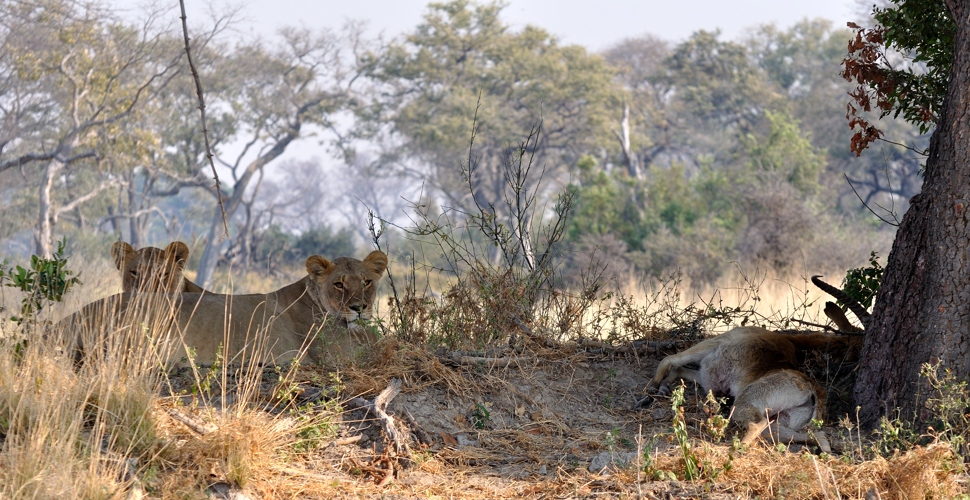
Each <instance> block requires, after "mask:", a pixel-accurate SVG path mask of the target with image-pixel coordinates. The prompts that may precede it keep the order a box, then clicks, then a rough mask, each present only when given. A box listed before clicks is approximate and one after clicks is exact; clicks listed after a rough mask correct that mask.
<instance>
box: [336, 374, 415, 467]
mask: <svg viewBox="0 0 970 500" xmlns="http://www.w3.org/2000/svg"><path fill="white" fill-rule="evenodd" d="M400 392H401V381H400V380H399V379H392V380H391V383H390V384H388V386H387V388H386V389H384V390H383V391H381V393H380V394H378V395H377V397H376V398H374V401H373V402H370V401H367V400H366V399H364V398H353V399H351V400H350V401H347V405H346V406H347V407H348V408H351V409H357V408H363V409H366V410H367V411H368V412H369V413H371V414H373V415H374V416H375V417H377V420H378V421H379V422H380V423H381V428H382V429H384V434H385V435H386V436H387V437H388V439H390V440H391V443H393V444H394V452H395V453H396V455H399V456H402V457H404V458H405V459H406V458H408V457H409V456H410V452H409V449H408V443H407V441H408V437H407V435H406V434H405V433H403V432H401V431H400V430H399V429H398V428H397V425H396V424H395V423H394V417H392V416H391V415H388V414H387V405H388V404H389V403H390V402H391V400H392V399H394V396H397V395H398V394H399V393H400Z"/></svg>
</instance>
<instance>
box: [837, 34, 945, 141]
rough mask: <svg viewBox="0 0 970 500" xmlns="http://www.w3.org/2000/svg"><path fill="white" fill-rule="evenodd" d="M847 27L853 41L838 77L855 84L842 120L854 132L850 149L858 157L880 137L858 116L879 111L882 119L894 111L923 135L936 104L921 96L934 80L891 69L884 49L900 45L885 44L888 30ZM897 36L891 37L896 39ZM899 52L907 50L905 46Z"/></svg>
mask: <svg viewBox="0 0 970 500" xmlns="http://www.w3.org/2000/svg"><path fill="white" fill-rule="evenodd" d="M847 24H848V26H849V28H852V29H853V30H855V37H853V38H852V39H851V40H849V46H848V53H847V54H846V56H845V59H843V60H842V67H843V69H842V73H841V75H842V77H843V78H845V79H846V80H847V81H850V82H855V83H856V84H858V86H857V87H856V88H855V90H853V91H852V92H849V97H851V100H850V101H849V102H848V103H847V104H846V107H845V110H846V111H845V118H846V120H848V121H849V128H850V129H851V130H853V131H854V132H855V133H854V134H853V135H852V139H851V142H850V149H851V151H852V152H853V153H855V154H856V156H859V155H860V154H862V150H864V149H866V148H867V147H869V144H871V143H872V142H873V141H876V140H878V139H880V138H881V137H882V131H881V130H879V129H878V128H876V126H874V125H873V124H872V123H871V122H870V121H869V120H868V119H867V118H865V117H864V116H861V115H860V113H862V112H870V111H873V110H874V109H878V110H879V117H880V118H881V117H884V116H886V115H888V114H889V113H890V112H892V111H893V110H895V116H898V115H899V114H900V113H901V112H902V113H904V115H905V117H906V120H907V121H910V122H912V123H918V124H919V125H920V130H921V132H922V131H924V128H928V127H927V126H926V124H928V123H932V122H935V121H936V115H935V114H934V113H933V111H932V110H931V109H930V108H931V106H933V103H934V102H935V101H934V100H933V99H931V98H929V97H927V96H926V95H924V94H926V93H927V92H929V91H931V90H933V89H935V87H931V86H930V85H929V84H931V83H933V82H935V80H932V79H928V78H927V75H925V74H913V73H912V71H907V70H897V69H894V68H893V67H892V66H890V64H889V60H888V59H887V58H886V50H887V46H893V47H894V48H896V49H900V47H899V45H900V42H899V40H896V41H895V42H893V43H887V37H888V35H889V33H887V28H885V27H883V26H879V25H877V26H876V27H874V28H871V29H867V28H863V27H860V26H859V25H857V24H855V23H847ZM898 31H899V28H897V32H898ZM897 32H893V33H896V34H895V35H894V36H896V37H897V38H898V36H899V33H897ZM902 50H906V46H903V47H902ZM919 60H920V59H919V58H916V59H915V61H919ZM925 60H926V59H924V61H925Z"/></svg>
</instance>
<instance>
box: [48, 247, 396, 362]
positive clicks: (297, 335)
mask: <svg viewBox="0 0 970 500" xmlns="http://www.w3.org/2000/svg"><path fill="white" fill-rule="evenodd" d="M386 268H387V256H386V255H385V254H384V253H383V252H381V251H373V252H371V253H370V254H369V255H367V257H366V258H364V260H363V261H360V260H357V259H354V258H350V257H340V258H337V259H334V260H333V261H329V260H327V259H325V258H323V257H320V256H319V255H314V256H311V257H309V258H308V259H307V260H306V269H307V272H308V274H307V276H304V277H303V278H302V279H300V280H299V281H297V282H295V283H292V284H290V285H287V286H284V287H283V288H280V289H279V290H276V291H273V292H270V293H267V294H249V295H223V294H214V293H207V292H203V293H182V294H179V295H176V296H169V295H163V294H153V295H154V297H147V296H145V295H144V294H119V295H114V296H111V297H108V298H106V299H102V300H99V301H96V302H92V303H91V304H88V305H86V306H84V308H82V310H81V311H79V312H78V313H75V314H74V315H73V316H72V317H69V318H68V319H66V320H64V322H66V323H67V325H64V326H65V328H66V329H68V331H69V333H68V336H69V338H72V339H73V342H72V344H73V347H72V348H73V349H74V351H75V358H76V359H78V360H83V357H84V356H90V355H95V356H97V355H100V353H102V352H104V351H105V350H106V349H100V348H98V347H99V346H100V347H104V346H105V345H108V343H110V342H116V341H117V339H116V338H114V337H115V336H117V335H118V334H121V335H127V337H126V338H127V339H128V340H129V341H131V342H135V341H138V339H141V338H144V337H146V335H145V334H144V333H145V332H146V331H148V332H149V333H150V335H147V337H150V338H151V339H152V341H153V342H156V343H158V344H159V346H160V347H161V348H163V349H160V352H161V355H162V362H163V363H164V364H167V365H184V364H185V363H186V362H187V361H189V360H191V361H193V362H195V363H197V364H211V363H214V362H215V361H216V360H217V358H221V359H222V360H223V361H222V362H223V363H234V364H239V363H244V362H260V363H269V364H273V363H276V364H281V363H285V362H288V361H290V360H292V359H293V358H295V357H297V356H299V355H300V354H301V353H305V354H306V357H307V358H308V359H309V361H310V362H312V363H318V364H324V363H330V362H333V361H336V360H337V359H339V358H346V357H347V356H349V355H353V354H354V353H355V352H356V351H357V350H358V349H359V348H360V347H361V346H362V345H364V344H367V343H371V342H373V341H375V340H376V338H375V334H374V333H372V332H370V331H369V330H368V329H365V328H363V327H361V326H359V325H357V324H355V322H356V321H357V320H358V319H362V320H369V319H371V318H372V317H373V311H374V299H375V296H376V292H377V283H378V281H379V280H380V278H381V275H382V274H383V273H384V270H385V269H386ZM145 300H152V301H153V302H152V303H151V304H149V305H147V306H145V303H144V301H145ZM132 310H137V312H134V313H133V312H132ZM142 312H144V313H142ZM91 318H95V319H94V320H92V319H91ZM98 318H100V319H98ZM105 318H107V319H105ZM146 325H151V326H146ZM105 332H118V333H111V334H110V335H106V334H105ZM165 347H167V349H164V348H165Z"/></svg>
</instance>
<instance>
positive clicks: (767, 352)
mask: <svg viewBox="0 0 970 500" xmlns="http://www.w3.org/2000/svg"><path fill="white" fill-rule="evenodd" d="M854 343H857V340H855V339H851V338H850V339H846V338H845V337H836V336H832V335H824V334H796V335H788V334H781V333H776V332H772V331H769V330H765V329H764V328H759V327H754V326H747V327H739V328H735V329H733V330H730V331H728V332H726V333H724V334H721V335H718V336H716V337H713V338H709V339H707V340H704V341H703V342H700V343H699V344H697V345H695V346H693V347H691V348H690V349H687V350H685V351H682V352H679V353H677V354H672V355H670V356H667V357H665V358H664V359H663V360H662V361H661V362H660V365H659V366H658V367H657V372H656V374H655V375H654V377H653V379H652V380H651V381H650V382H649V383H648V385H647V387H648V389H656V390H660V391H661V392H669V390H670V386H671V384H672V383H673V382H675V381H676V380H678V379H684V380H689V381H692V382H695V383H697V384H699V385H700V386H701V387H702V388H703V390H704V391H711V392H713V393H714V394H715V395H717V396H731V397H733V398H734V407H733V408H732V410H731V421H732V422H735V423H737V424H738V425H740V426H741V427H742V428H743V429H744V430H745V432H744V436H743V438H742V439H741V441H742V442H744V443H751V442H753V441H754V440H756V439H757V438H758V437H759V436H761V435H764V436H765V437H766V438H769V439H772V438H773V439H777V440H778V441H780V442H785V443H788V442H798V443H808V442H816V443H818V445H819V448H821V449H822V451H825V452H831V448H830V447H829V443H828V439H827V438H826V437H825V434H824V433H823V432H822V431H821V430H817V431H813V432H805V430H804V429H805V428H806V427H807V426H808V425H809V424H811V422H812V420H813V419H822V418H823V417H824V415H825V390H824V389H823V388H822V387H821V386H820V385H818V384H817V383H816V382H815V381H814V380H812V379H811V378H809V377H808V376H807V375H805V374H804V373H802V372H800V371H799V370H798V356H797V354H798V351H799V350H806V349H827V348H830V347H833V346H836V345H842V346H844V347H852V344H854ZM692 363H696V364H698V365H699V368H697V369H692V368H688V367H687V365H689V364H692Z"/></svg>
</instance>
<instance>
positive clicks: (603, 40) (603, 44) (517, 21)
mask: <svg viewBox="0 0 970 500" xmlns="http://www.w3.org/2000/svg"><path fill="white" fill-rule="evenodd" d="M862 1H864V0H807V1H805V0H802V1H785V0H733V1H732V0H599V1H595V2H594V1H581V0H559V1H557V0H511V1H508V2H506V4H507V7H506V8H505V10H504V11H503V15H504V18H505V21H506V22H507V23H509V24H510V25H511V26H512V27H513V28H520V27H522V26H525V25H526V24H533V25H536V26H539V27H542V28H545V29H546V30H548V31H549V32H551V33H552V34H554V35H556V36H558V37H559V38H560V40H561V41H562V42H563V43H577V44H581V45H585V46H587V47H588V48H589V49H591V50H593V51H599V50H602V49H604V48H607V47H609V46H610V45H612V44H613V43H615V42H618V41H619V40H622V39H624V38H628V37H635V36H640V35H643V34H646V33H650V34H653V35H657V36H659V37H661V38H664V39H667V40H670V41H679V40H683V39H685V38H687V37H688V36H690V34H691V33H693V32H695V31H697V30H701V29H706V30H714V29H716V28H720V29H721V31H722V33H723V34H724V39H733V38H736V37H737V36H738V35H740V34H741V33H743V31H744V29H745V28H748V27H751V26H754V25H759V24H766V23H771V22H774V23H777V24H778V25H779V26H780V27H788V26H791V25H792V24H794V23H796V22H797V21H799V20H801V19H803V18H806V17H808V18H816V17H822V18H826V19H829V20H831V21H833V22H834V23H835V25H836V26H845V22H846V21H849V20H855V18H857V17H859V14H858V13H859V11H860V7H859V5H860V2H862ZM108 2H109V3H110V4H114V5H117V6H118V7H119V8H120V9H123V10H124V11H126V12H127V13H128V14H129V15H131V14H133V13H134V12H135V10H134V9H135V7H136V6H138V5H140V4H141V3H144V0H108ZM208 3H209V1H208V0H206V1H199V0H186V9H187V11H188V16H189V19H190V21H192V20H196V21H200V22H201V21H204V12H205V9H204V6H205V5H207V4H208ZM159 4H160V5H172V17H176V16H177V15H178V14H177V11H178V2H177V1H176V0H167V1H165V2H159ZM427 4H428V1H427V0H342V1H334V0H249V1H248V2H226V1H225V0H216V2H215V3H214V5H216V6H217V8H222V7H225V6H228V5H237V6H239V5H242V14H243V16H244V17H245V18H246V21H245V22H243V23H242V24H241V25H240V29H241V30H242V31H244V32H249V31H253V32H256V33H262V34H271V33H273V32H274V31H275V30H276V28H278V27H280V26H284V25H305V26H308V27H311V28H312V27H318V26H319V27H338V26H340V25H342V24H343V22H344V21H345V20H349V19H353V20H366V21H368V26H369V31H370V32H372V33H376V32H379V31H383V32H384V34H385V35H388V36H396V35H399V34H401V33H404V32H408V31H411V30H412V29H413V28H414V27H415V26H417V25H418V23H419V22H420V21H421V17H422V15H423V14H424V12H425V11H426V8H425V7H426V6H427Z"/></svg>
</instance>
